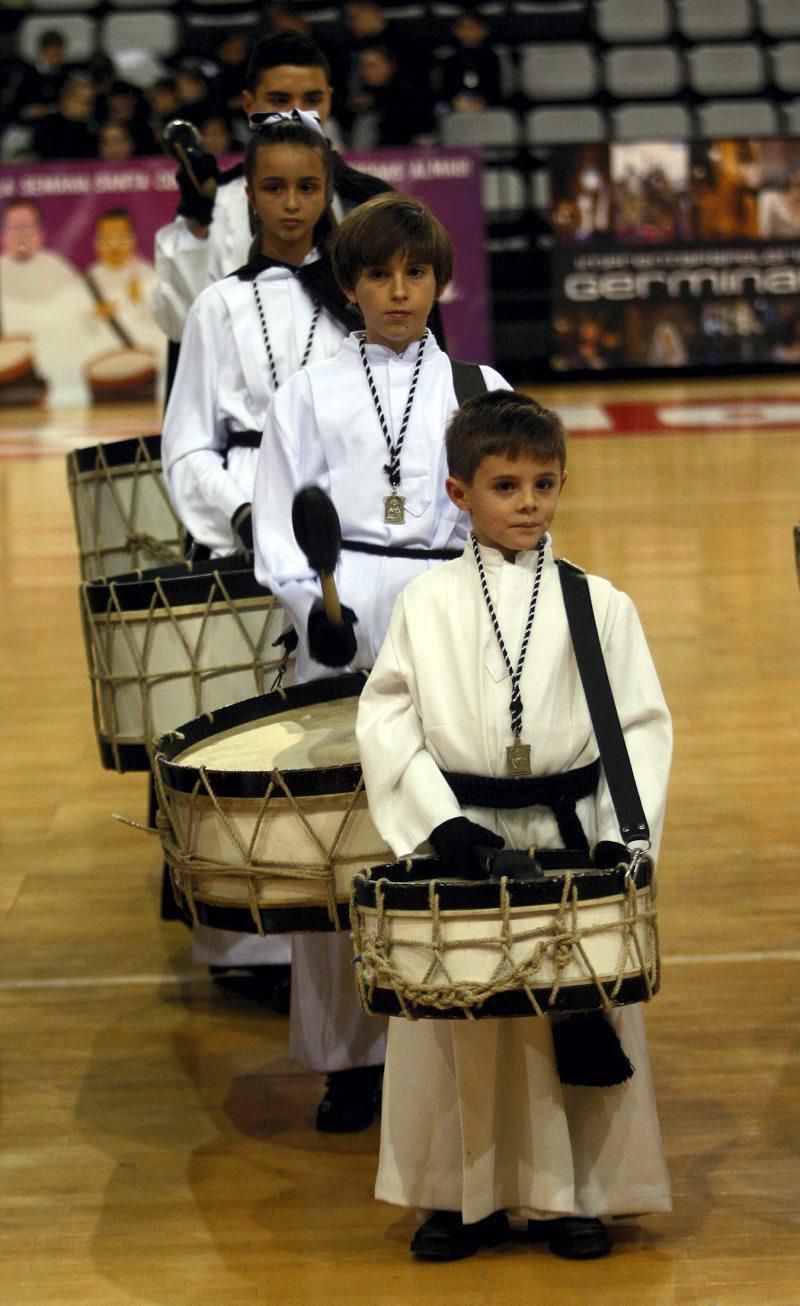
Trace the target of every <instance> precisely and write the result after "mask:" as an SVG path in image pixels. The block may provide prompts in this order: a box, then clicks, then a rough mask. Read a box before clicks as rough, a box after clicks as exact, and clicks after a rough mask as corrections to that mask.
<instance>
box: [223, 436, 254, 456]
mask: <svg viewBox="0 0 800 1306" xmlns="http://www.w3.org/2000/svg"><path fill="white" fill-rule="evenodd" d="M260 445H261V431H231V433H230V435H229V436H228V439H227V440H226V442H225V453H226V455H227V454H228V453H230V451H231V449H258V448H259V447H260Z"/></svg>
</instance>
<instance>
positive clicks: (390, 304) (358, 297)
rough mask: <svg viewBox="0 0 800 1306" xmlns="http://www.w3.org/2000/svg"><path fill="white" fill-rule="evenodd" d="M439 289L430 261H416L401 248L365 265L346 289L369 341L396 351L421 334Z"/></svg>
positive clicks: (400, 351)
mask: <svg viewBox="0 0 800 1306" xmlns="http://www.w3.org/2000/svg"><path fill="white" fill-rule="evenodd" d="M439 293H440V287H439V286H437V284H436V277H435V276H434V272H433V268H432V267H431V265H430V263H417V262H415V261H414V260H413V259H411V258H409V257H408V255H407V254H404V253H403V252H402V251H399V252H398V253H397V254H394V255H393V256H392V258H391V259H390V260H389V262H388V263H382V264H379V265H375V266H374V267H366V268H362V269H361V271H360V272H359V274H358V279H357V281H356V284H355V285H354V286H353V288H352V290H346V291H345V294H346V295H347V298H348V299H349V301H350V303H351V304H357V305H358V307H359V308H360V309H361V312H362V313H363V315H364V325H365V326H366V335H367V343H368V344H371V345H385V346H386V348H387V349H393V350H394V352H395V353H396V354H402V352H403V350H404V349H406V348H407V347H408V346H409V345H410V344H411V343H412V341H414V340H420V339H421V338H422V334H423V332H424V330H425V327H426V326H427V324H428V315H429V313H430V311H431V309H432V308H433V305H434V303H435V302H436V300H437V299H438V298H439Z"/></svg>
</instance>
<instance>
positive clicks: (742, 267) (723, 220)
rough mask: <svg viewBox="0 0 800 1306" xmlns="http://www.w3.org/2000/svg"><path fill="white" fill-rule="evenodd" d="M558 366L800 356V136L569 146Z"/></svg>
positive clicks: (560, 196) (558, 208) (563, 178)
mask: <svg viewBox="0 0 800 1306" xmlns="http://www.w3.org/2000/svg"><path fill="white" fill-rule="evenodd" d="M550 180H551V221H552V224H553V232H554V241H555V244H554V249H553V283H552V309H551V321H552V329H553V348H552V356H551V364H552V366H553V367H554V368H557V369H558V370H560V371H571V370H600V369H603V368H616V367H650V368H652V367H655V368H670V367H686V366H699V367H703V368H713V367H715V366H724V365H735V364H752V363H765V364H768V363H786V362H797V361H800V141H798V140H713V141H704V142H695V143H687V142H679V143H671V142H664V141H652V142H635V143H620V144H612V145H591V146H576V147H572V146H570V147H564V148H560V149H558V150H554V151H553V154H552V157H551V160H550Z"/></svg>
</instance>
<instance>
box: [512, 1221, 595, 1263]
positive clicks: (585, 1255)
mask: <svg viewBox="0 0 800 1306" xmlns="http://www.w3.org/2000/svg"><path fill="white" fill-rule="evenodd" d="M528 1242H546V1243H547V1246H548V1247H549V1248H550V1251H551V1252H552V1253H553V1255H554V1256H564V1257H566V1259H567V1260H568V1261H593V1260H595V1259H596V1258H597V1257H598V1256H607V1255H608V1253H609V1252H610V1251H611V1234H610V1233H609V1232H608V1230H607V1229H606V1227H605V1225H604V1224H602V1223H601V1221H600V1220H590V1219H584V1218H582V1217H580V1216H575V1215H567V1216H564V1217H563V1218H562V1219H560V1220H529V1221H528Z"/></svg>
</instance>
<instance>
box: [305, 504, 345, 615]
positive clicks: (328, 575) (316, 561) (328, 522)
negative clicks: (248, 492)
mask: <svg viewBox="0 0 800 1306" xmlns="http://www.w3.org/2000/svg"><path fill="white" fill-rule="evenodd" d="M292 529H293V531H294V537H295V539H296V540H297V543H298V544H299V545H300V548H301V549H302V550H303V553H304V554H305V555H306V558H307V559H308V565H309V566H310V567H311V569H312V571H315V572H316V574H317V575H318V576H319V580H320V585H321V586H322V602H323V603H324V605H325V615H326V617H327V618H328V621H330V623H331V625H333V626H342V625H344V621H343V618H342V605H341V603H340V602H339V594H338V592H337V589H336V581H335V580H334V576H333V573H334V571H335V570H336V564H337V562H338V561H339V554H340V553H341V549H342V528H341V525H340V523H339V514H338V513H337V511H336V508H335V507H334V505H333V503H332V502H331V500H330V499H329V498H328V496H327V494H326V493H325V491H324V490H321V489H320V488H319V486H318V485H306V486H304V487H303V489H302V490H298V491H297V494H296V495H295V496H294V501H293V503H292Z"/></svg>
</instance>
